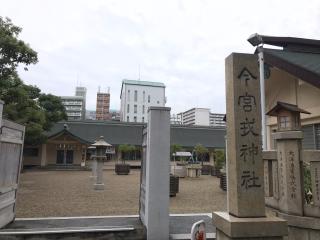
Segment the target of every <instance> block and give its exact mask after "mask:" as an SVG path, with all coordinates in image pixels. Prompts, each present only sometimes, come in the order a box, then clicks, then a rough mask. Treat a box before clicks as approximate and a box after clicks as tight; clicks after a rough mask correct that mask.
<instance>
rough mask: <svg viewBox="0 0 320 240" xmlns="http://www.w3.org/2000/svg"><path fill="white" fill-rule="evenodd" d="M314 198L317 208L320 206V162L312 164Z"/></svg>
mask: <svg viewBox="0 0 320 240" xmlns="http://www.w3.org/2000/svg"><path fill="white" fill-rule="evenodd" d="M310 170H311V187H312V198H313V203H314V205H315V206H320V162H311V163H310Z"/></svg>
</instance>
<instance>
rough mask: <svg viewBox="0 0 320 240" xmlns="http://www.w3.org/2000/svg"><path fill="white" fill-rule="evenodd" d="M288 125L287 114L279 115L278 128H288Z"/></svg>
mask: <svg viewBox="0 0 320 240" xmlns="http://www.w3.org/2000/svg"><path fill="white" fill-rule="evenodd" d="M289 127H290V119H289V117H288V116H281V117H280V128H289Z"/></svg>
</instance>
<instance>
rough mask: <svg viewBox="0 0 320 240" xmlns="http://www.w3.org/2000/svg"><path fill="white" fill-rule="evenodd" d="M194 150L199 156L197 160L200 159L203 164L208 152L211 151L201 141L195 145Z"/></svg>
mask: <svg viewBox="0 0 320 240" xmlns="http://www.w3.org/2000/svg"><path fill="white" fill-rule="evenodd" d="M194 151H195V153H196V156H197V161H198V160H199V159H200V161H201V164H202V165H203V159H204V157H205V155H206V154H208V152H209V150H208V148H206V147H204V146H203V145H201V144H200V143H199V144H197V145H196V146H195V147H194Z"/></svg>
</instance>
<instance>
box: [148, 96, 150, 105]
mask: <svg viewBox="0 0 320 240" xmlns="http://www.w3.org/2000/svg"><path fill="white" fill-rule="evenodd" d="M148 103H150V95H148Z"/></svg>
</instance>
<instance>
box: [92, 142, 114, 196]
mask: <svg viewBox="0 0 320 240" xmlns="http://www.w3.org/2000/svg"><path fill="white" fill-rule="evenodd" d="M91 146H92V147H95V148H96V151H95V152H96V153H95V155H94V156H93V158H94V159H95V161H96V162H97V166H96V171H97V172H96V176H97V178H96V182H95V183H94V185H93V186H94V189H95V190H104V183H103V161H104V160H105V159H106V151H107V148H108V147H111V144H109V143H107V142H106V141H105V140H104V138H103V136H101V137H100V138H99V140H97V141H96V142H95V143H94V144H92V145H91Z"/></svg>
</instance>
